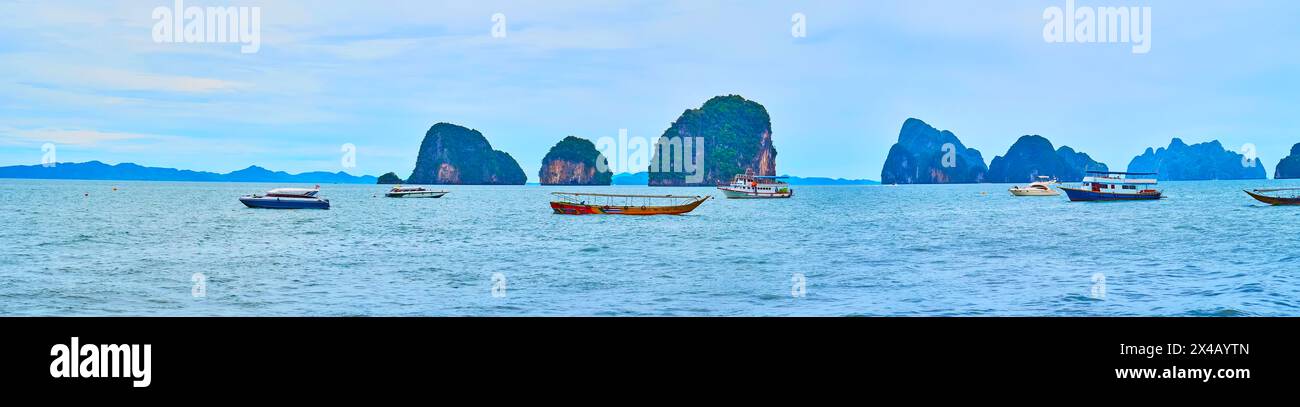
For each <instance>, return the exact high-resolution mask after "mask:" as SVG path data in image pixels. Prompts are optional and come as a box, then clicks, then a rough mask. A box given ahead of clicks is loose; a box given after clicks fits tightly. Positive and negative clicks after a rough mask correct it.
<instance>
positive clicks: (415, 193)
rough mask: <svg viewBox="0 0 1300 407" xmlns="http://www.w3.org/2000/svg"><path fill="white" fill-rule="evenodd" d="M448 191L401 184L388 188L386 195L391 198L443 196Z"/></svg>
mask: <svg viewBox="0 0 1300 407" xmlns="http://www.w3.org/2000/svg"><path fill="white" fill-rule="evenodd" d="M447 192H448V191H434V190H431V189H425V188H422V187H404V186H400V185H399V186H395V187H393V189H390V190H388V192H387V193H385V194H384V196H386V197H389V198H442V196H443V195H447Z"/></svg>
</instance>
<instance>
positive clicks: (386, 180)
mask: <svg viewBox="0 0 1300 407" xmlns="http://www.w3.org/2000/svg"><path fill="white" fill-rule="evenodd" d="M376 183H377V184H401V183H402V179H401V178H400V177H398V176H397V174H395V173H391V172H390V173H387V174H384V175H380V176H379V181H378V182H376Z"/></svg>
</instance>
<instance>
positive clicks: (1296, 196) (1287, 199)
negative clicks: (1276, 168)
mask: <svg viewBox="0 0 1300 407" xmlns="http://www.w3.org/2000/svg"><path fill="white" fill-rule="evenodd" d="M1282 191H1292V193H1291V196H1276V195H1278V194H1276V192H1282ZM1242 192H1245V193H1246V195H1250V197H1251V198H1255V200H1257V201H1260V202H1263V203H1266V204H1269V205H1300V188H1272V189H1256V190H1253V191H1247V190H1242ZM1269 193H1273V195H1266V194H1269Z"/></svg>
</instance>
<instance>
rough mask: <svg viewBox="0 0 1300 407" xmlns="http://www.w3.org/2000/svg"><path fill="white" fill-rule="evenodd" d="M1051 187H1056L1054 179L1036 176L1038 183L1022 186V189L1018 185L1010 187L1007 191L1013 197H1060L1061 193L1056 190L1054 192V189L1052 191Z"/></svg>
mask: <svg viewBox="0 0 1300 407" xmlns="http://www.w3.org/2000/svg"><path fill="white" fill-rule="evenodd" d="M1052 185H1056V180H1054V179H1052V178H1050V177H1047V176H1043V175H1039V176H1038V181H1035V182H1034V183H1032V184H1029V185H1026V186H1023V187H1022V186H1019V185H1017V186H1014V187H1011V189H1010V190H1009V191H1011V195H1015V196H1057V195H1060V194H1061V191H1057V190H1055V189H1052Z"/></svg>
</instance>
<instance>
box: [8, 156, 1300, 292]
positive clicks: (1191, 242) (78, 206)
mask: <svg viewBox="0 0 1300 407" xmlns="http://www.w3.org/2000/svg"><path fill="white" fill-rule="evenodd" d="M1265 185H1266V186H1284V185H1290V186H1300V182H1290V181H1274V180H1268V181H1247V182H1236V181H1210V182H1169V183H1164V184H1163V186H1164V188H1165V190H1166V193H1167V194H1168V195H1169V196H1170V197H1169V198H1168V199H1165V200H1163V201H1159V202H1125V203H1069V202H1067V201H1066V199H1065V198H1064V197H1054V198H1014V197H1012V196H1010V195H1009V194H1007V193H1006V188H1007V185H989V184H985V185H947V186H898V187H861V186H857V187H799V188H797V189H796V196H795V197H794V198H793V199H788V200H767V201H738V200H725V199H717V200H711V201H709V202H706V203H705V204H704V205H703V206H701V207H700V208H699V209H697V210H696V211H695V212H693V213H691V214H689V215H687V216H658V217H619V216H564V215H553V214H552V213H551V210H550V208H549V207H548V205H547V202H548V201H549V199H550V196H549V193H550V192H553V191H559V190H574V189H575V188H553V187H538V186H521V187H482V186H449V187H447V188H446V189H449V190H451V191H453V192H452V193H451V194H449V195H447V196H446V197H444V198H441V199H388V198H383V197H382V191H383V187H380V186H373V185H323V186H322V193H321V195H322V196H324V197H326V198H329V199H330V200H331V202H332V204H333V209H331V210H328V211H316V210H297V211H285V210H259V209H248V208H245V207H244V206H243V205H241V204H240V203H239V202H238V200H237V197H238V196H239V195H242V194H247V193H254V192H261V191H264V190H266V189H269V188H271V187H276V186H288V185H262V184H234V183H231V184H225V183H174V182H105V181H46V180H40V181H28V180H0V199H2V200H3V206H2V208H3V209H0V225H3V226H0V314H3V315H1300V239H1297V238H1296V233H1297V231H1300V208H1289V207H1271V206H1265V205H1263V204H1260V203H1257V202H1255V201H1254V200H1252V199H1250V198H1249V197H1247V196H1246V195H1245V194H1243V193H1242V192H1241V189H1243V188H1254V187H1260V186H1265ZM113 188H117V190H116V191H114V189H113ZM576 189H577V190H581V191H589V192H618V193H654V194H665V193H674V194H692V195H695V194H711V195H715V196H720V194H718V193H716V191H715V190H713V189H708V188H680V189H672V188H653V189H652V188H645V187H585V188H576ZM86 193H88V194H89V196H84V195H83V194H86ZM196 273H202V275H203V277H204V278H203V280H204V283H203V285H204V290H205V292H204V295H203V296H201V297H196V296H195V295H194V291H195V290H194V289H195V285H196V283H195V281H194V278H195V274H196ZM494 273H501V274H500V277H504V282H505V285H504V287H505V288H504V291H497V293H499V294H504V296H494V295H493V274H494ZM797 273H798V274H802V276H803V277H804V281H805V282H806V283H805V287H806V288H805V291H804V292H805V295H804V296H802V297H796V296H794V295H792V294H793V292H792V288H794V285H795V284H796V281H797V280H799V278H797V277H796V276H795V275H796V274H797ZM1098 274H1100V275H1101V276H1102V277H1104V281H1101V280H1102V278H1100V277H1098V276H1097V275H1098Z"/></svg>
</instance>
